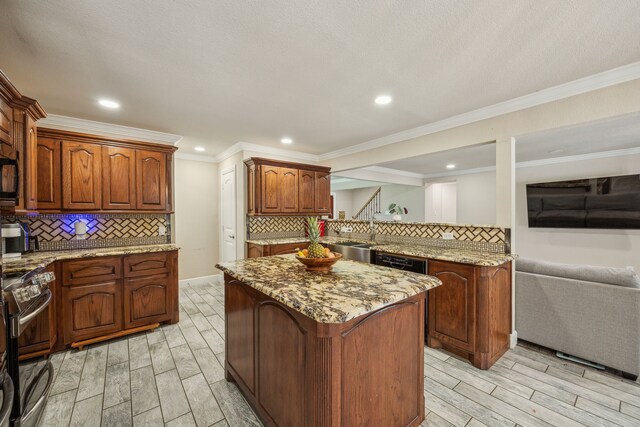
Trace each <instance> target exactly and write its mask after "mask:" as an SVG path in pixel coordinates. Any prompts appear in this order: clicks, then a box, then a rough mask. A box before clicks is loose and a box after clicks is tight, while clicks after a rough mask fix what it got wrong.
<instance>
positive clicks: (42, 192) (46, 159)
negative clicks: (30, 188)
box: [36, 138, 62, 209]
mask: <svg viewBox="0 0 640 427" xmlns="http://www.w3.org/2000/svg"><path fill="white" fill-rule="evenodd" d="M60 145H61V141H60V140H55V139H51V138H38V143H37V147H36V153H37V155H36V157H37V176H38V177H37V183H38V209H61V208H62V191H61V187H62V186H61V185H60V178H61V176H60V166H61V164H60V161H61V159H60Z"/></svg>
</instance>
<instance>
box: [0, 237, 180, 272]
mask: <svg viewBox="0 0 640 427" xmlns="http://www.w3.org/2000/svg"><path fill="white" fill-rule="evenodd" d="M178 249H179V248H178V247H177V246H176V245H173V244H161V245H137V246H117V247H111V248H83V249H73V250H64V251H41V252H31V253H28V254H24V255H22V257H21V258H15V259H14V258H9V259H3V260H2V272H3V273H5V274H6V273H21V272H27V271H31V270H33V269H35V268H37V267H40V266H43V267H45V266H47V265H49V264H51V263H53V262H56V261H62V260H68V259H80V258H93V257H104V256H118V255H133V254H145V253H153V252H167V251H176V250H178Z"/></svg>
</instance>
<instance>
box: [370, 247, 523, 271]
mask: <svg viewBox="0 0 640 427" xmlns="http://www.w3.org/2000/svg"><path fill="white" fill-rule="evenodd" d="M371 249H372V250H376V251H378V252H385V253H389V254H397V255H408V256H415V257H418V258H429V259H435V260H440V261H450V262H459V263H462V264H473V265H479V266H483V267H495V266H498V265H501V264H504V263H505V262H509V261H513V260H514V259H516V258H518V256H517V255H515V254H503V253H496V252H480V251H474V250H469V249H460V248H443V247H438V246H426V245H415V244H410V243H402V244H392V243H390V244H384V245H375V246H372V247H371Z"/></svg>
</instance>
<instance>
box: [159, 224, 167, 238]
mask: <svg viewBox="0 0 640 427" xmlns="http://www.w3.org/2000/svg"><path fill="white" fill-rule="evenodd" d="M166 235H167V227H165V226H164V225H159V226H158V236H166Z"/></svg>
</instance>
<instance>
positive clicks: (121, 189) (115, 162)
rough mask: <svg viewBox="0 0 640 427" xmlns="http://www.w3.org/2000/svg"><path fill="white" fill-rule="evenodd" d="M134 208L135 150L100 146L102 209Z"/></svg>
mask: <svg viewBox="0 0 640 427" xmlns="http://www.w3.org/2000/svg"><path fill="white" fill-rule="evenodd" d="M135 208H136V151H135V150H134V149H133V148H122V147H109V146H103V147H102V209H105V210H111V209H116V210H118V209H120V210H129V209H135Z"/></svg>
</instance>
